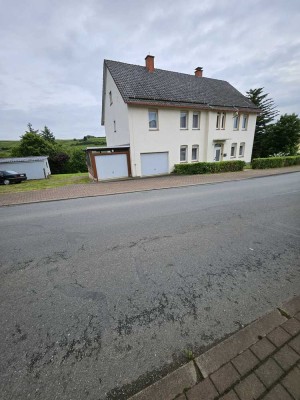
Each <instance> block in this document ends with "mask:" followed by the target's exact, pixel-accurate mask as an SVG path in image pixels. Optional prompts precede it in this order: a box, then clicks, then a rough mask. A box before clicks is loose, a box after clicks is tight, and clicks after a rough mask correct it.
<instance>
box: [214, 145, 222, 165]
mask: <svg viewBox="0 0 300 400" xmlns="http://www.w3.org/2000/svg"><path fill="white" fill-rule="evenodd" d="M221 150H222V145H221V144H215V157H214V161H221Z"/></svg>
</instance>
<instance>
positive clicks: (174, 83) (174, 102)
mask: <svg viewBox="0 0 300 400" xmlns="http://www.w3.org/2000/svg"><path fill="white" fill-rule="evenodd" d="M145 60H146V65H145V66H139V65H132V64H125V63H122V62H117V61H109V60H104V66H103V93H102V121H101V122H102V125H104V126H105V132H106V137H107V148H89V149H88V150H87V162H88V165H89V171H90V175H92V176H93V177H94V178H95V179H99V180H100V179H109V178H116V177H124V176H149V175H157V174H168V173H170V172H172V170H173V168H174V164H178V163H187V162H188V163H192V162H197V161H208V162H213V161H215V162H218V161H221V160H224V161H225V160H244V161H245V162H250V160H251V153H252V146H253V139H254V131H255V123H256V117H257V114H258V113H259V111H260V110H259V109H258V108H257V107H256V106H255V105H254V104H253V103H252V102H251V101H250V100H249V99H247V98H246V97H245V96H243V95H242V94H241V93H240V92H238V91H237V90H236V89H235V88H234V87H233V86H231V85H230V84H229V83H228V82H226V81H222V80H218V79H211V78H206V77H203V76H202V68H199V67H198V68H196V70H195V74H194V75H188V74H183V73H178V72H171V71H166V70H161V69H156V68H155V67H154V57H153V56H150V55H148V56H147V57H146V59H145ZM120 153H121V154H120Z"/></svg>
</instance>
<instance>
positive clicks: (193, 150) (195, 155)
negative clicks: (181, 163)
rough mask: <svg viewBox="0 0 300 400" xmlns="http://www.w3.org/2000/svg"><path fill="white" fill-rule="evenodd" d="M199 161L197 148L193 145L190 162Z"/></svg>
mask: <svg viewBox="0 0 300 400" xmlns="http://www.w3.org/2000/svg"><path fill="white" fill-rule="evenodd" d="M198 159H199V146H198V145H196V144H195V145H193V146H192V161H198Z"/></svg>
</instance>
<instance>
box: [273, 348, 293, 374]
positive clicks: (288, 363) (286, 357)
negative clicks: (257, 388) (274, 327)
mask: <svg viewBox="0 0 300 400" xmlns="http://www.w3.org/2000/svg"><path fill="white" fill-rule="evenodd" d="M273 357H274V359H275V360H276V361H277V363H278V364H279V365H280V366H281V368H283V369H284V370H285V371H287V370H288V369H289V368H291V367H292V366H293V365H294V364H296V362H297V361H298V360H299V359H300V356H299V354H297V353H296V352H295V351H294V350H293V349H291V347H290V346H288V345H285V346H284V347H282V349H280V350H279V351H278V353H276V354H274V356H273Z"/></svg>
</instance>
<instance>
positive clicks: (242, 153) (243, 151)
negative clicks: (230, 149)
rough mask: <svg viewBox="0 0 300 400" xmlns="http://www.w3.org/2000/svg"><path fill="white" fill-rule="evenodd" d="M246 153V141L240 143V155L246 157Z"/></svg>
mask: <svg viewBox="0 0 300 400" xmlns="http://www.w3.org/2000/svg"><path fill="white" fill-rule="evenodd" d="M244 153H245V143H240V148H239V157H244Z"/></svg>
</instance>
